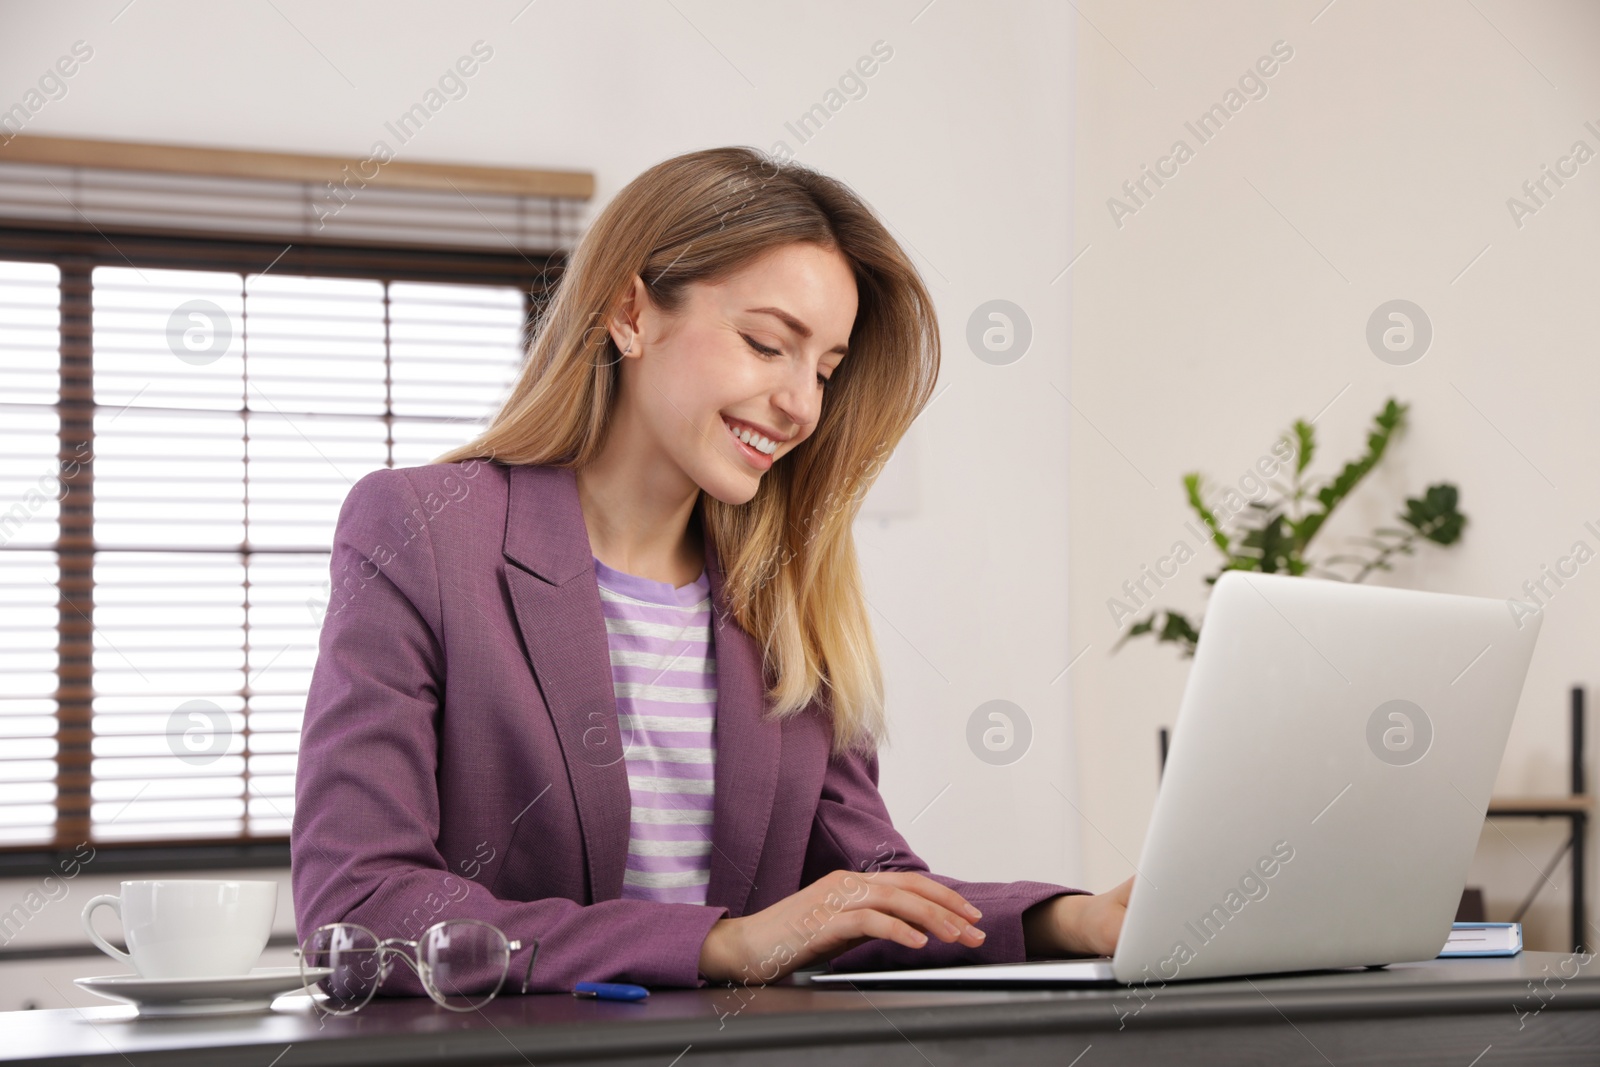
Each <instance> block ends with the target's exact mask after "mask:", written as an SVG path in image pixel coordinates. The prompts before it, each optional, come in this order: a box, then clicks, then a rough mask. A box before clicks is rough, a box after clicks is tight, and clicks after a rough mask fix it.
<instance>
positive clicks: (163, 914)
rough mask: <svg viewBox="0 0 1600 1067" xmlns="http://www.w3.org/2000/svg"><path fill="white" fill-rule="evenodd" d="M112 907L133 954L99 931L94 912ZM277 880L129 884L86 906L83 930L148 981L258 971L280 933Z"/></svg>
mask: <svg viewBox="0 0 1600 1067" xmlns="http://www.w3.org/2000/svg"><path fill="white" fill-rule="evenodd" d="M102 904H105V905H109V906H110V907H111V908H112V909H114V910H115V911H116V913H117V916H118V918H120V919H121V920H122V932H123V937H124V939H125V940H126V941H127V943H128V951H127V952H123V951H122V950H120V949H118V948H116V947H114V946H112V945H111V944H109V943H108V942H107V941H106V939H105V938H103V937H101V936H100V935H99V934H98V933H97V932H96V931H95V928H94V923H93V921H92V916H93V915H94V910H95V909H96V908H98V907H100V906H101V905H102ZM277 913H278V883H277V882H242V881H231V880H230V881H211V880H204V879H194V878H157V879H150V880H145V881H130V882H123V883H122V895H121V896H113V895H111V894H110V893H103V894H101V895H100V896H97V897H95V898H94V899H93V900H91V901H89V903H87V904H85V905H84V906H83V928H84V930H85V931H86V932H87V933H88V935H89V940H91V941H93V942H94V943H95V946H96V947H97V948H99V949H100V951H102V952H104V953H106V954H107V955H108V956H111V957H113V958H115V959H119V960H121V961H122V962H123V963H125V964H127V965H128V966H130V967H132V968H133V969H134V970H135V971H137V972H138V973H139V975H140V976H141V977H144V978H221V977H230V976H233V975H245V974H249V973H250V968H251V967H253V966H255V963H256V961H257V960H259V959H260V958H261V953H262V951H263V950H264V949H265V948H266V947H267V939H268V938H270V937H271V936H272V922H273V919H274V918H276V917H277Z"/></svg>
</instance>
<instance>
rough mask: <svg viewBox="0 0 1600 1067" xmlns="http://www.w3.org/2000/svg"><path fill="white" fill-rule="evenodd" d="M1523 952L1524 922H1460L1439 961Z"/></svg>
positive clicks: (1510, 954) (1446, 943)
mask: <svg viewBox="0 0 1600 1067" xmlns="http://www.w3.org/2000/svg"><path fill="white" fill-rule="evenodd" d="M1521 951H1522V924H1521V923H1456V924H1455V925H1454V926H1453V927H1451V929H1450V936H1449V938H1448V939H1446V940H1445V943H1444V949H1443V950H1442V951H1441V952H1440V953H1439V958H1440V959H1453V958H1456V957H1462V956H1515V955H1517V954H1518V953H1519V952H1521Z"/></svg>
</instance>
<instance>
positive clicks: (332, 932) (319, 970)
mask: <svg viewBox="0 0 1600 1067" xmlns="http://www.w3.org/2000/svg"><path fill="white" fill-rule="evenodd" d="M381 962H382V961H381V959H380V958H379V953H378V940H377V938H375V937H374V936H373V935H372V934H371V933H370V932H369V931H367V930H365V929H363V928H362V927H359V926H354V925H350V924H345V923H335V924H333V925H331V926H324V927H322V928H320V929H318V930H317V931H315V932H314V933H312V935H311V936H310V937H308V938H306V940H305V942H304V943H303V944H302V945H301V946H300V973H301V976H302V977H303V978H305V979H306V984H307V988H308V989H309V990H310V992H311V999H312V1000H313V1001H314V1002H315V1003H316V1005H317V1007H319V1008H321V1009H322V1010H323V1011H326V1012H329V1013H331V1014H334V1015H343V1014H347V1013H349V1012H352V1011H355V1010H356V1009H357V1008H359V1007H361V1006H362V1005H363V1004H365V1003H366V1002H367V1001H369V1000H371V999H372V994H373V993H374V992H376V991H377V988H378V982H379V981H380V980H381V979H382V974H381V973H380V971H381V969H382V968H381V966H380V965H381ZM323 969H326V971H327V972H328V973H326V974H324V973H323ZM318 975H321V977H317V976H318Z"/></svg>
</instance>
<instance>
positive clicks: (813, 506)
mask: <svg viewBox="0 0 1600 1067" xmlns="http://www.w3.org/2000/svg"><path fill="white" fill-rule="evenodd" d="M794 242H805V243H810V244H813V245H816V246H819V247H822V248H825V249H829V250H834V251H837V252H839V253H840V254H841V255H842V256H843V257H844V259H845V260H846V261H847V262H848V263H849V264H850V267H851V271H852V273H853V275H854V277H855V282H856V289H857V294H858V307H857V312H856V319H855V324H854V326H853V328H852V330H851V333H850V340H849V345H850V354H849V356H848V358H846V359H845V360H844V361H843V362H841V363H840V364H839V367H838V369H837V370H836V371H835V372H834V374H833V375H832V377H831V379H830V382H829V385H828V391H827V393H826V394H825V400H824V402H823V405H822V414H821V417H820V420H819V422H818V425H817V428H816V430H815V431H814V432H813V433H812V434H811V436H810V437H808V438H807V439H806V440H805V441H803V442H801V443H800V445H798V446H797V447H796V448H795V449H794V451H792V452H791V453H789V454H788V455H786V456H784V458H783V459H782V460H781V461H779V462H778V463H777V464H775V465H774V466H773V467H772V468H771V469H770V470H769V471H767V473H766V474H764V475H763V476H762V478H761V483H760V487H759V488H758V489H757V491H756V494H755V496H754V497H753V498H752V499H751V500H750V501H749V502H748V503H746V504H744V505H740V506H733V505H729V504H725V503H723V502H721V501H719V500H717V499H716V498H714V497H711V496H708V495H707V494H706V493H705V492H704V491H703V490H702V491H701V493H700V498H699V501H698V510H699V516H700V520H701V528H702V530H703V531H704V532H705V536H707V537H708V538H710V539H711V541H712V543H713V545H714V546H715V549H716V552H717V556H718V559H719V560H720V561H721V563H722V568H723V575H724V586H723V588H724V594H725V599H726V600H727V603H728V605H729V611H730V613H731V614H732V616H733V618H734V620H735V621H736V622H737V623H738V624H739V626H740V627H742V628H743V629H744V630H745V632H747V633H749V634H751V635H753V636H755V637H757V638H758V639H760V640H761V642H762V652H763V659H762V662H763V674H764V676H765V678H764V684H765V685H766V686H767V687H768V688H767V690H766V698H767V700H768V702H769V714H770V715H772V716H774V717H776V718H778V719H784V718H787V717H789V716H791V715H794V714H797V713H799V712H800V711H801V710H803V709H804V708H805V707H806V706H807V705H809V704H810V703H812V701H813V700H816V701H817V702H818V703H819V705H822V706H825V707H826V708H827V710H828V714H829V716H830V718H831V722H832V730H833V751H834V753H835V754H838V753H841V752H844V751H846V750H849V749H855V750H858V751H871V750H873V749H875V748H876V747H877V746H878V744H879V743H881V742H882V741H884V740H886V739H887V723H886V720H885V716H884V697H883V675H882V671H881V669H880V667H879V663H878V652H877V646H876V644H875V642H874V640H873V635H872V627H871V623H870V620H869V618H868V614H867V609H866V601H865V598H864V597H863V595H862V588H861V574H860V570H859V567H858V565H857V561H856V552H855V542H854V539H853V537H852V523H853V522H854V520H855V517H856V515H857V513H858V512H859V511H860V508H861V498H862V497H863V496H864V495H865V493H866V491H867V490H868V489H869V488H871V486H872V484H873V482H874V481H875V480H876V479H877V476H878V472H879V471H880V470H881V469H882V466H883V464H884V463H885V462H886V461H887V460H888V458H889V455H890V453H891V452H893V450H894V447H895V445H896V444H898V443H899V441H900V438H901V437H902V436H903V435H904V434H905V432H906V430H907V429H908V428H909V427H910V426H911V423H912V421H913V420H914V419H915V418H916V417H917V415H918V414H919V413H920V412H921V411H922V409H923V407H925V406H926V405H927V403H928V400H929V398H930V396H931V394H932V392H933V387H934V383H935V380H936V379H937V377H938V372H939V358H940V357H939V331H938V321H937V318H936V316H935V314H934V307H933V300H932V298H931V297H930V296H929V294H928V291H927V289H926V288H925V287H924V286H923V284H922V280H921V278H920V277H919V276H918V274H917V270H916V268H915V266H913V265H912V263H911V261H910V260H909V259H908V258H907V256H906V254H905V253H904V251H902V250H901V248H900V246H899V244H897V243H896V242H895V240H894V238H893V237H892V236H890V234H889V232H888V230H887V229H886V228H885V227H884V225H883V223H882V222H880V221H879V220H878V218H877V216H876V215H874V214H873V212H872V210H871V209H870V208H869V207H868V206H867V205H866V204H865V203H864V202H863V201H862V200H861V199H860V198H859V197H858V196H856V194H855V193H853V192H852V191H851V190H850V189H849V188H848V187H847V186H845V185H844V184H843V183H842V182H840V181H837V180H836V179H833V178H829V177H826V176H825V175H822V174H819V173H817V172H816V171H813V170H811V169H809V168H807V167H804V166H802V165H800V164H796V163H793V162H784V163H782V164H780V163H779V162H778V161H777V160H776V159H774V158H771V157H768V156H766V155H764V154H762V153H761V152H759V151H758V150H756V149H753V148H749V147H745V146H737V147H726V148H712V149H706V150H703V151H698V152H689V153H686V154H684V155H680V156H676V157H674V158H672V159H668V160H665V161H663V162H660V163H657V164H656V165H655V166H653V167H651V168H650V169H648V170H646V171H645V172H644V173H642V174H640V175H639V176H638V177H636V178H635V179H634V180H633V181H631V182H629V183H628V184H627V186H625V187H624V188H623V189H622V190H621V192H619V193H618V194H617V195H616V197H615V198H614V199H612V200H611V202H610V203H609V204H607V205H606V206H605V208H604V209H603V210H602V211H601V212H600V213H599V215H598V216H597V217H596V218H595V220H594V222H593V224H592V225H591V226H590V227H589V228H588V230H587V232H586V233H585V234H584V236H583V238H582V240H581V241H580V242H579V243H578V245H577V247H576V249H575V250H574V251H573V253H572V256H571V260H570V262H569V263H568V265H567V266H566V268H565V270H564V272H563V273H562V276H561V278H560V280H559V282H558V284H557V287H556V290H555V293H554V296H553V297H552V298H551V300H550V303H549V304H548V306H547V307H546V308H545V309H544V311H543V312H542V313H541V314H540V316H539V318H538V321H537V322H536V323H535V324H534V327H533V333H532V336H531V340H530V342H529V348H528V355H527V360H526V362H525V363H524V365H523V367H522V371H521V373H520V374H519V376H518V378H517V380H516V382H515V383H514V385H513V386H512V388H511V392H510V394H509V395H508V397H507V399H506V400H505V402H504V404H503V405H502V406H501V408H500V410H499V411H498V413H496V414H495V416H494V417H493V419H492V420H491V421H490V423H489V426H488V428H487V429H486V430H484V432H483V433H481V434H479V435H478V436H477V437H476V438H475V439H473V440H472V441H470V442H468V443H467V444H465V445H462V446H460V447H459V448H455V449H452V450H451V451H449V452H446V453H445V454H444V455H442V456H440V457H439V458H437V459H435V460H434V461H433V462H435V463H451V462H456V461H460V460H465V459H474V458H480V459H482V458H487V459H493V460H496V461H499V462H502V463H507V464H546V465H552V466H563V467H581V466H583V465H585V464H587V463H588V462H589V461H590V460H592V459H594V458H595V457H597V456H598V455H599V453H600V451H601V447H602V445H603V443H604V441H605V437H606V431H607V428H608V424H609V419H610V415H611V408H612V401H613V398H614V397H615V396H616V394H617V389H618V384H619V383H618V375H619V373H620V370H619V365H620V363H621V353H620V352H618V350H617V347H616V345H615V343H614V342H613V341H612V339H611V336H610V333H609V331H608V330H607V329H606V327H605V324H606V323H608V322H609V321H611V318H612V316H613V314H614V312H615V311H616V310H617V308H618V307H619V305H620V303H621V300H622V298H623V296H624V295H625V293H626V291H627V290H628V289H629V288H630V287H631V286H632V284H633V279H634V276H635V275H638V276H639V277H640V278H642V279H643V280H644V283H645V286H646V289H647V290H648V292H649V294H650V297H651V299H652V300H653V301H654V303H655V304H656V305H657V306H658V307H660V308H662V309H664V310H665V311H667V312H668V313H672V312H675V311H677V310H679V309H680V308H681V307H682V306H683V303H684V300H685V297H686V295H687V294H686V291H685V290H686V287H687V286H688V285H689V284H690V283H692V282H702V283H708V282H717V281H720V280H722V279H724V278H725V277H727V276H728V275H730V274H733V273H734V272H736V271H737V270H739V269H740V268H741V267H743V266H745V265H746V264H748V263H750V262H751V261H752V260H754V259H756V258H757V257H759V256H761V255H763V254H764V253H766V252H768V251H770V250H772V249H775V248H777V247H779V246H782V245H787V244H790V243H794Z"/></svg>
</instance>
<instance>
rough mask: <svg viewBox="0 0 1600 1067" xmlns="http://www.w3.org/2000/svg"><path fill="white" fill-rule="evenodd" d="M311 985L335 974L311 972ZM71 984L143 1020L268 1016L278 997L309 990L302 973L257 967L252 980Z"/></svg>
mask: <svg viewBox="0 0 1600 1067" xmlns="http://www.w3.org/2000/svg"><path fill="white" fill-rule="evenodd" d="M306 973H307V975H308V976H309V977H310V978H312V979H313V980H315V979H317V978H321V977H323V976H324V975H328V974H332V973H333V970H332V968H329V967H315V968H311V967H308V968H307V969H306ZM72 984H73V985H75V986H79V987H81V988H83V989H87V990H88V991H89V992H91V993H95V994H97V995H99V996H102V997H109V998H110V999H112V1000H120V1001H124V1002H125V1003H128V1004H132V1005H134V1006H135V1007H136V1008H138V1009H139V1014H140V1015H220V1014H224V1013H228V1012H245V1011H266V1010H267V1009H268V1008H270V1007H271V1006H272V1001H273V999H274V998H275V997H277V996H279V995H281V994H283V993H287V992H289V991H290V990H294V989H300V988H302V987H303V986H304V985H305V982H304V980H303V979H302V978H301V977H300V968H299V967H256V968H254V969H253V970H251V972H250V973H249V974H235V975H227V976H225V977H220V978H141V977H139V976H138V975H136V974H112V975H105V976H102V977H99V978H74V979H73V980H72Z"/></svg>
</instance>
